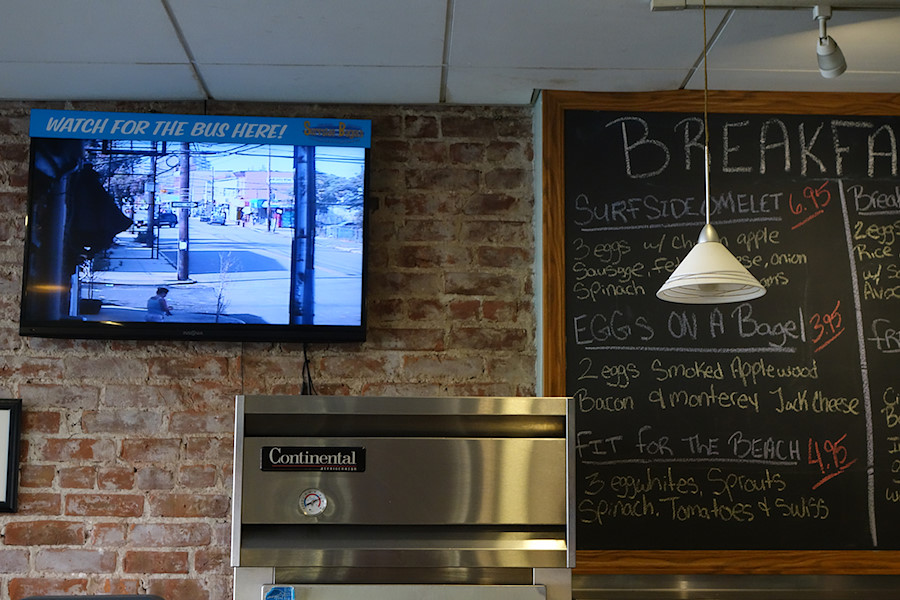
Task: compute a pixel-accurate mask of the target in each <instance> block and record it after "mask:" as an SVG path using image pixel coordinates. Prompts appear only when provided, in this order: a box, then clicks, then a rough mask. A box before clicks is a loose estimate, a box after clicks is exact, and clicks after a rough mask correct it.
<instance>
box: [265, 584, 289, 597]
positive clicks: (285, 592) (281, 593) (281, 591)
mask: <svg viewBox="0 0 900 600" xmlns="http://www.w3.org/2000/svg"><path fill="white" fill-rule="evenodd" d="M266 600H294V588H293V587H287V586H281V587H273V588H272V589H271V590H269V591H268V593H266Z"/></svg>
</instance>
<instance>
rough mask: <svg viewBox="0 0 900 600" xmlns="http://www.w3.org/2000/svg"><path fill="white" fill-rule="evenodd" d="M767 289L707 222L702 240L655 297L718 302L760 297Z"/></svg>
mask: <svg viewBox="0 0 900 600" xmlns="http://www.w3.org/2000/svg"><path fill="white" fill-rule="evenodd" d="M765 293H766V288H764V287H763V286H762V284H760V283H759V281H757V279H756V278H755V277H754V276H753V275H751V274H750V271H748V270H747V269H745V268H744V266H743V265H742V264H741V263H740V262H739V261H738V259H736V258H735V257H734V255H733V254H732V253H731V252H729V251H728V248H726V247H725V246H723V245H722V243H721V242H720V241H719V236H718V235H717V234H716V230H715V229H713V227H712V225H709V224H707V225H705V226H704V227H703V230H702V231H701V232H700V239H699V241H698V243H697V245H696V246H694V247H693V248H692V249H691V251H690V252H689V253H688V255H687V256H685V257H684V260H683V261H682V262H681V264H680V265H678V268H676V269H675V271H674V272H673V273H672V275H670V276H669V279H668V280H667V281H666V283H665V284H663V286H662V287H661V288H659V291H658V292H656V297H657V298H659V299H660V300H667V301H669V302H679V303H682V304H719V303H724V302H743V301H745V300H753V299H754V298H759V297H760V296H762V295H763V294H765Z"/></svg>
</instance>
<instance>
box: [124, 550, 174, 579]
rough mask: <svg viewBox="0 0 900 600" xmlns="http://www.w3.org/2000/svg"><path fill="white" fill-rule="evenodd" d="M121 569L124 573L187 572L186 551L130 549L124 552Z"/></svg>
mask: <svg viewBox="0 0 900 600" xmlns="http://www.w3.org/2000/svg"><path fill="white" fill-rule="evenodd" d="M122 569H123V570H124V571H125V572H126V573H141V574H143V573H187V572H188V553H187V552H156V551H149V550H131V551H129V552H126V553H125V559H124V563H123V567H122Z"/></svg>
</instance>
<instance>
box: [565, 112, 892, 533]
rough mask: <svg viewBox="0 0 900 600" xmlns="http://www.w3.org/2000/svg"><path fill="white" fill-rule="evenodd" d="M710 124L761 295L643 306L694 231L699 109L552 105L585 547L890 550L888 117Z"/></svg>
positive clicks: (718, 167)
mask: <svg viewBox="0 0 900 600" xmlns="http://www.w3.org/2000/svg"><path fill="white" fill-rule="evenodd" d="M708 124H709V139H710V162H711V164H710V190H711V198H710V220H711V222H712V224H713V226H714V227H715V228H716V230H717V232H718V233H719V236H720V237H721V238H722V241H723V243H724V244H725V245H726V246H727V247H728V248H729V249H730V250H731V252H732V253H733V254H734V255H735V256H736V257H737V258H738V260H739V261H740V262H741V263H742V264H743V265H744V266H746V267H747V268H748V269H749V270H750V272H751V273H753V275H755V276H756V277H757V279H759V280H760V282H761V283H762V284H763V285H764V286H765V287H766V289H767V294H766V295H765V296H764V297H762V298H760V299H757V300H752V301H749V302H739V303H734V304H714V305H684V304H673V303H667V302H664V301H661V300H659V299H657V298H656V295H655V294H656V291H657V290H658V289H659V287H660V286H661V285H662V284H663V283H664V282H665V280H666V279H667V278H668V276H669V275H670V274H671V272H672V271H673V270H674V269H675V267H676V266H677V265H678V264H679V261H680V260H681V259H683V258H684V256H685V255H686V254H687V253H688V251H689V250H690V248H691V247H692V246H693V245H694V244H695V243H696V241H697V236H698V235H699V233H700V229H701V227H702V225H703V224H704V222H705V219H706V213H705V202H704V173H703V169H704V164H703V143H704V135H705V132H704V119H703V115H702V114H701V113H699V112H697V111H677V110H666V111H664V112H663V111H658V110H656V111H641V110H629V109H627V107H626V108H625V109H623V108H621V107H619V108H616V109H615V110H598V109H593V108H585V109H569V110H566V111H564V116H563V122H562V124H561V127H562V132H563V142H562V144H563V145H562V148H561V150H562V154H563V158H562V164H563V170H562V173H561V175H560V177H561V178H562V181H561V182H560V187H561V189H562V204H563V207H562V208H563V210H562V214H561V215H556V217H555V218H558V219H559V220H560V221H561V223H560V229H561V230H562V231H563V232H564V240H563V242H562V249H563V253H564V262H563V263H562V264H561V265H560V268H561V269H562V271H563V272H564V277H563V278H562V285H563V290H562V292H561V299H562V300H563V302H564V306H565V309H564V315H565V316H564V319H563V320H562V321H561V323H562V326H563V327H564V355H565V356H564V358H565V360H564V364H565V374H564V378H565V393H566V394H567V395H570V396H573V397H575V398H576V401H577V406H578V414H577V418H576V429H577V440H576V456H577V458H578V464H577V468H576V475H577V500H576V511H575V518H576V521H577V543H578V548H579V550H593V549H626V550H628V549H660V550H663V549H682V550H683V549H697V550H738V549H742V550H747V549H749V550H768V549H776V550H777V549H791V550H818V549H830V550H848V549H857V550H871V549H897V548H900V258H898V256H900V170H898V169H900V166H898V154H900V151H898V143H900V117H898V116H893V115H891V114H883V115H856V116H847V115H843V116H842V115H841V114H840V113H834V114H828V113H822V114H814V115H809V114H763V113H760V112H740V111H734V112H715V113H713V114H710V115H709V118H708ZM551 185H553V182H551Z"/></svg>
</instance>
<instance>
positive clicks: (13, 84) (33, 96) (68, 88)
mask: <svg viewBox="0 0 900 600" xmlns="http://www.w3.org/2000/svg"><path fill="white" fill-rule="evenodd" d="M110 98H113V99H116V100H138V101H141V100H202V99H204V98H205V96H204V93H203V90H202V89H201V87H200V85H199V83H198V82H197V80H196V79H195V78H194V77H193V74H192V72H191V70H190V68H189V67H188V66H185V65H128V66H122V65H101V64H71V63H67V64H60V63H50V64H34V63H3V62H0V99H4V100H109V99H110Z"/></svg>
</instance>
